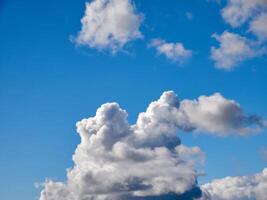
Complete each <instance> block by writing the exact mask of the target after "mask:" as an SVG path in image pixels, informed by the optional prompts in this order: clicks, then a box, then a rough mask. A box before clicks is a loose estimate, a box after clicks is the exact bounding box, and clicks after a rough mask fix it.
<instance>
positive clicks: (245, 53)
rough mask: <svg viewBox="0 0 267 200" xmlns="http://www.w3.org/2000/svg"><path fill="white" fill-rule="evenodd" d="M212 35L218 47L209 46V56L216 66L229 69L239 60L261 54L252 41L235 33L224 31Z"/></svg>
mask: <svg viewBox="0 0 267 200" xmlns="http://www.w3.org/2000/svg"><path fill="white" fill-rule="evenodd" d="M212 37H213V38H215V39H216V40H217V41H218V42H219V47H214V46H213V47H211V58H212V59H213V60H214V61H215V66H216V67H217V68H221V69H225V70H231V69H233V68H235V67H236V66H237V65H238V64H240V63H241V62H243V61H245V60H248V59H250V58H253V57H256V56H259V55H262V54H263V50H261V49H259V47H257V46H256V45H255V43H254V42H252V41H250V40H248V39H247V38H245V37H242V36H240V35H238V34H236V33H231V32H228V31H224V32H223V33H222V34H221V35H218V34H216V33H215V34H213V35H212Z"/></svg>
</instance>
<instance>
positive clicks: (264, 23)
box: [249, 12, 267, 41]
mask: <svg viewBox="0 0 267 200" xmlns="http://www.w3.org/2000/svg"><path fill="white" fill-rule="evenodd" d="M249 30H250V31H251V32H252V33H254V34H255V35H256V36H257V37H258V38H259V39H260V40H261V41H265V40H266V39H267V12H264V13H261V14H260V15H258V16H257V17H256V18H255V19H254V20H252V21H251V23H250V29H249Z"/></svg>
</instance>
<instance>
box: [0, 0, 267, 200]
mask: <svg viewBox="0 0 267 200" xmlns="http://www.w3.org/2000/svg"><path fill="white" fill-rule="evenodd" d="M253 2H254V3H251V1H248V0H247V1H244V2H243V4H242V3H238V1H236V0H228V1H223V0H222V1H220V2H218V1H212V0H209V1H206V0H202V1H199V0H192V1H187V0H168V1H161V0H153V1H141V0H133V1H130V0H129V1H128V0H103V1H101V0H95V1H86V0H75V1H62V0H58V1H53V0H46V1H40V0H25V1H19V0H13V1H9V0H0V29H1V30H0V35H1V37H0V113H1V114H0V163H1V165H0V177H1V179H0V197H1V199H4V200H17V199H20V200H35V199H40V200H55V199H53V197H50V198H49V197H48V196H46V197H45V196H41V197H40V192H41V190H43V187H45V186H47V187H46V188H45V190H49V187H48V186H49V184H51V185H52V187H53V184H54V183H55V182H53V181H59V183H64V182H66V181H67V180H69V182H71V183H72V182H73V180H72V179H71V178H69V179H68V178H67V177H66V176H67V174H66V169H70V168H72V167H73V166H80V165H81V166H83V165H84V163H83V158H80V157H81V155H80V154H79V152H80V151H83V150H79V147H77V145H78V144H79V143H80V142H81V139H80V137H81V138H83V134H82V131H80V132H79V131H78V132H79V134H77V131H76V122H78V121H80V120H82V119H84V118H89V117H94V116H95V115H96V110H97V109H98V108H99V107H100V106H101V105H102V104H104V103H107V102H117V103H118V104H119V106H120V107H117V106H114V105H115V104H104V105H106V106H103V107H101V108H102V109H103V111H102V112H103V113H102V114H103V116H106V115H105V112H106V109H107V110H108V109H115V111H114V112H115V113H117V112H118V113H119V114H118V119H117V118H116V121H112V120H113V119H111V118H108V117H107V119H106V120H107V121H104V122H102V121H101V120H102V118H101V117H102V115H101V112H100V114H98V115H96V116H95V120H96V121H97V122H91V121H90V120H88V121H89V122H88V123H89V125H87V126H90V123H96V124H98V123H100V124H101V123H104V124H105V123H109V120H111V121H112V122H113V123H118V124H119V125H120V123H122V122H121V121H120V120H122V121H123V123H124V118H123V116H124V112H122V111H121V109H124V110H126V111H125V112H127V113H128V122H129V124H131V125H136V127H137V128H135V129H134V131H133V134H137V135H138V134H139V132H142V133H143V132H144V133H146V132H149V131H148V130H147V129H145V128H144V127H143V123H146V120H145V119H143V118H139V117H138V115H139V113H141V112H146V110H147V109H148V111H147V112H146V114H144V116H145V118H148V119H153V120H154V118H153V117H155V116H156V119H155V120H156V122H157V123H158V125H161V123H163V122H162V121H161V120H163V119H165V118H164V117H166V119H169V117H170V119H169V124H167V125H166V124H164V125H166V126H167V127H171V128H173V127H175V130H170V129H167V131H166V132H167V133H168V134H169V131H170V135H167V136H166V137H167V138H168V137H170V138H169V139H171V140H173V141H175V139H173V137H174V135H173V134H171V133H172V132H173V131H174V132H175V137H179V138H180V140H181V143H182V144H183V145H185V149H187V148H188V147H194V146H197V147H199V148H200V149H201V150H200V149H198V150H197V151H196V152H195V151H194V152H193V153H192V155H195V153H198V154H201V155H202V156H203V155H205V161H204V164H203V163H200V164H197V166H195V167H196V168H197V169H199V172H200V175H199V177H198V178H197V180H198V183H199V185H202V184H205V183H208V182H211V181H212V180H214V179H221V180H222V181H224V179H223V178H224V177H226V176H237V177H240V176H247V175H253V174H258V175H259V173H261V172H262V170H263V169H264V168H265V167H266V164H267V160H266V151H267V135H266V133H267V130H266V129H265V127H266V124H267V123H266V120H265V119H266V118H267V109H266V101H267V88H266V84H267V80H266V76H267V70H266V65H267V57H266V48H267V43H266V41H267V27H266V24H267V23H266V22H267V20H266V19H267V14H266V13H267V11H266V10H267V8H266V5H267V4H266V1H264V0H257V1H253ZM86 3H87V4H86ZM101 6H102V7H101ZM118 13H119V14H118ZM122 16H123V17H122ZM81 20H82V21H81ZM165 91H173V92H167V93H164V92H165ZM216 93H220V94H221V95H216ZM164 95H165V96H164ZM176 95H177V96H178V97H179V100H177V99H176ZM203 95H205V96H204V97H203V98H202V101H201V100H200V99H198V98H199V97H200V96H203ZM160 97H162V98H160ZM178 97H177V98H178ZM158 99H161V100H158ZM157 100H158V101H157ZM169 100H170V101H171V103H170V102H169ZM193 100H196V101H193ZM153 101H157V102H156V103H155V104H156V108H153V105H152V107H151V106H149V104H150V103H151V102H153ZM172 101H179V102H180V107H179V108H178V107H177V106H176V105H173V102H172ZM196 102H197V103H196ZM198 102H199V104H198ZM200 102H202V103H203V106H204V107H203V109H204V110H202V107H201V105H202V104H201V103H200ZM212 103H214V106H215V107H214V109H217V110H216V112H215V114H214V113H213V114H214V115H212V116H209V111H206V110H205V109H206V108H209V105H211V104H212ZM217 103H218V104H217ZM116 105H117V104H116ZM150 105H151V104H150ZM212 105H213V104H212ZM112 106H113V107H112ZM157 106H158V107H159V110H158V111H157V109H158V108H157ZM161 106H163V107H164V109H165V107H166V109H167V110H164V109H163V110H161V109H160V108H161ZM110 107H111V108H110ZM120 108H121V109H120ZM149 108H151V110H149ZM210 109H213V107H211V108H210ZM169 110H172V112H169ZM191 111H193V113H191ZM154 112H155V113H154ZM180 112H181V113H183V114H184V113H186V116H187V118H186V119H185V118H183V117H184V116H182V118H181V120H182V121H183V120H185V122H184V121H183V123H182V124H180V123H181V122H180V121H179V120H178V122H177V121H175V120H174V119H173V118H171V117H174V118H176V117H177V116H176V115H175V116H174V114H173V113H180ZM121 113H122V114H121ZM151 113H152V114H151ZM183 114H181V115H183ZM191 114H192V115H191ZM121 115H122V116H121ZM177 115H178V114H177ZM253 116H257V117H256V119H255V118H253ZM179 117H181V116H180V114H179ZM206 117H207V118H206ZM98 118H101V120H99V121H100V122H99V121H98ZM228 118H229V119H228ZM137 119H138V121H139V120H140V121H141V122H142V123H141V122H140V123H141V125H140V124H138V123H137V122H136V121H137ZM142 120H144V122H143V121H142ZM187 120H188V121H187ZM231 120H232V121H231ZM233 120H234V121H233ZM206 121H208V122H209V121H211V123H207V122H206ZM217 123H218V124H217ZM216 124H217V125H218V126H217V125H216ZM98 125H99V124H98ZM119 125H118V126H119ZM81 126H82V125H81ZM99 126H100V125H99ZM124 126H126V128H125V127H124ZM185 126H186V127H189V128H190V131H188V130H187V129H185V128H184V127H185ZM119 127H120V126H119ZM122 127H123V128H125V130H124V129H123V130H124V131H125V134H126V133H127V134H129V135H131V133H132V132H131V131H130V129H131V128H129V127H128V125H125V124H123V125H122ZM78 128H79V126H78ZM87 128H88V127H87ZM246 128H248V130H245V131H244V130H243V129H246ZM241 129H242V130H241ZM88 130H89V129H88ZM151 130H153V131H155V133H157V132H159V133H158V134H159V135H160V137H161V136H162V134H165V133H161V131H160V130H157V127H156V126H155V127H154V126H153V127H152V129H151ZM98 131H99V130H96V132H98ZM149 133H150V132H149ZM127 134H126V135H127ZM114 137H115V136H114ZM116 137H117V136H116ZM118 137H121V136H118ZM125 137H127V138H128V135H127V136H125ZM129 137H130V136H129ZM136 137H137V136H136ZM138 137H139V136H138ZM138 137H137V138H134V139H133V140H134V141H135V140H136V142H134V143H133V144H132V143H126V144H125V145H129V146H131V147H132V148H137V149H138V148H141V149H139V150H140V151H141V150H143V149H145V148H151V152H150V154H153V155H155V157H157V156H159V157H160V155H161V154H160V153H159V154H158V152H157V151H156V150H154V149H153V148H154V147H155V146H154V145H156V146H157V145H159V146H160V147H162V148H166V149H169V147H168V146H167V144H166V143H164V142H163V141H158V143H157V144H154V143H153V145H152V146H150V145H151V143H149V144H147V143H145V142H147V140H146V139H143V140H144V141H141V139H140V138H138ZM144 137H145V136H144ZM164 137H165V135H164ZM124 139H125V138H124ZM110 140H113V139H112V138H111V139H110ZM139 140H140V141H139ZM149 140H150V139H149ZM123 141H124V140H123ZM127 141H128V139H127ZM153 141H157V139H155V140H153ZM161 142H162V143H161ZM80 146H82V145H80ZM177 146H180V145H179V144H178V143H177ZM89 147H90V148H91V146H89ZM89 147H88V148H89ZM152 147H153V148H152ZM86 148H87V147H86ZM90 148H89V149H90ZM121 148H122V147H121ZM75 149H76V153H74V152H75ZM135 150H136V149H135ZM176 151H177V152H176V153H177V154H179V155H180V154H183V153H181V152H180V151H182V150H181V149H179V148H177V150H176ZM191 151H192V149H187V150H186V152H187V153H188V152H191ZM77 152H78V153H77ZM93 152H94V150H93ZM114 152H115V153H114V154H116V151H115V150H114ZM104 153H106V152H104ZM73 154H74V156H73ZM85 154H86V153H85ZM164 155H165V154H164ZM190 155H191V154H190ZM72 156H73V157H74V160H72ZM202 156H200V157H201V158H202ZM185 157H186V155H185ZM75 158H76V160H75ZM89 158H90V159H92V160H93V161H94V162H96V161H95V160H94V159H95V157H94V156H93V155H91V154H90V153H89V155H88V159H89ZM160 158H162V157H160ZM121 159H123V158H121ZM162 159H167V158H165V157H164V158H162ZM81 160H82V161H81ZM189 160H190V159H189ZM163 161H165V160H163ZM103 162H107V165H108V164H110V163H108V161H107V160H104V161H103ZM125 162H126V161H125ZM151 162H153V160H152V161H151ZM188 163H189V164H191V161H188ZM96 164H99V163H97V162H96ZM134 164H135V163H134ZM172 164H173V163H170V166H168V167H170V168H171V166H172ZM199 165H200V166H199ZM119 166H120V167H121V165H119ZM126 166H127V165H126ZM133 166H134V165H133ZM156 166H157V165H156ZM190 166H191V165H190ZM159 168H160V166H159ZM136 169H138V165H136ZM171 169H172V168H171ZM179 169H180V168H179ZM83 170H84V169H83ZM155 170H157V169H155ZM265 171H266V170H265ZM82 172H84V171H81V172H76V171H75V172H73V173H82ZM85 172H87V171H85ZM115 172H116V171H115ZM132 173H133V174H134V172H132ZM162 173H163V172H162ZM188 173H189V172H188ZM190 173H193V170H192V171H191V172H190ZM262 174H263V175H265V176H266V178H265V179H263V180H265V181H266V180H267V175H266V174H267V172H262ZM258 175H255V177H256V178H255V181H258V182H260V183H262V182H264V181H262V179H260V178H257V177H258ZM140 176H141V175H140ZM152 176H155V177H156V178H159V177H157V176H158V175H157V174H152V175H151V177H152ZM167 176H170V177H172V176H173V175H172V174H167ZM259 176H260V175H259ZM151 177H149V178H148V177H143V178H144V179H145V180H147V181H148V182H149V181H151V182H149V183H150V184H151V185H152V186H155V187H156V186H157V185H156V183H154V182H153V181H152V180H150V179H151ZM100 178H101V176H100V177H99V179H100ZM161 178H162V177H161ZM114 179H115V178H114ZM45 180H53V181H52V182H49V181H47V182H45ZM100 180H102V179H100ZM153 180H154V179H153ZM192 180H194V179H192ZM192 180H191V181H192ZM110 181H111V182H112V181H113V180H110ZM116 181H121V180H117V179H116ZM44 182H45V183H44ZM264 183H265V185H266V182H264ZM154 184H155V185H154ZM188 184H189V183H186V185H187V187H186V189H188V188H190V187H191V188H192V184H191V185H190V184H189V185H188ZM172 185H175V183H174V184H172ZM178 185H179V182H178ZM37 186H38V187H37ZM64 187H65V186H64ZM168 187H169V188H172V187H170V186H169V185H168ZM209 187H214V188H216V187H217V185H216V183H214V184H213V185H212V184H211V185H205V186H203V188H204V189H206V190H209ZM265 187H266V186H265ZM47 188H48V189H47ZM54 188H55V187H54ZM186 189H184V188H175V189H173V190H171V191H168V192H177V193H179V192H180V193H184V192H185V191H187V190H186ZM66 190H67V191H68V192H69V190H70V191H72V188H71V186H69V187H68V188H67V189H66ZM142 192H144V191H141V193H140V194H142V195H145V196H146V195H147V194H153V195H156V193H155V191H154V190H152V189H151V191H150V190H149V191H147V192H148V193H142ZM149 192H150V193H149ZM74 193H75V192H74ZM89 193H90V192H89ZM138 194H139V193H138ZM160 194H161V193H160ZM86 195H88V194H86ZM157 195H158V193H157ZM212 195H214V198H213V199H215V200H216V198H217V197H216V194H212ZM263 195H264V194H263ZM60 198H61V197H58V198H57V199H56V200H61V199H60ZM114 198H115V197H114ZM116 198H117V197H116ZM118 198H119V199H120V197H118ZM261 198H262V197H260V196H257V197H256V199H257V200H262V199H261ZM67 200H72V199H71V197H68V199H67ZM78 200H81V199H78ZM218 200H231V197H229V198H228V197H224V198H222V199H218ZM240 200H242V199H241V198H240Z"/></svg>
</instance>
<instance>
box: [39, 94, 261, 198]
mask: <svg viewBox="0 0 267 200" xmlns="http://www.w3.org/2000/svg"><path fill="white" fill-rule="evenodd" d="M252 125H253V126H255V127H258V128H259V127H260V126H261V119H260V118H258V117H252V116H246V115H245V114H244V113H243V111H242V109H241V107H240V106H239V105H238V104H237V103H236V102H234V101H233V100H227V99H225V98H224V97H222V96H221V95H220V94H214V95H212V96H201V97H199V98H198V100H183V101H180V100H179V98H178V97H177V95H176V94H175V93H174V92H172V91H168V92H164V93H163V94H162V96H161V97H160V99H159V100H157V101H154V102H152V103H151V104H150V105H149V106H148V108H147V110H146V111H145V112H143V113H140V114H139V116H138V119H137V122H136V124H133V125H129V123H128V120H127V113H126V111H125V110H123V109H121V108H120V107H119V105H118V104H117V103H107V104H104V105H102V106H101V107H100V108H99V109H98V110H97V112H96V115H95V116H94V117H90V118H88V119H83V120H81V121H79V122H77V132H78V133H79V135H80V137H81V143H80V144H79V145H78V146H77V148H76V150H75V153H74V155H73V162H74V167H73V168H71V169H68V171H67V181H66V183H64V182H55V181H52V180H47V181H46V182H45V184H44V189H43V190H42V192H41V196H40V200H124V199H125V200H126V199H127V200H129V199H133V200H134V199H136V200H138V199H140V200H141V199H144V198H145V197H146V199H161V200H162V199H168V200H169V199H176V200H177V199H183V200H193V199H195V198H198V197H200V196H201V194H202V193H201V190H200V189H199V187H198V186H197V177H198V172H197V171H196V170H195V168H196V164H197V163H203V161H204V158H205V155H204V153H203V152H202V151H201V149H200V148H199V147H187V146H185V145H182V144H181V142H180V139H179V137H178V136H177V131H179V130H183V131H193V130H204V131H209V132H211V133H212V134H219V135H221V134H229V133H237V134H243V133H249V132H247V129H250V126H252ZM244 130H246V131H244Z"/></svg>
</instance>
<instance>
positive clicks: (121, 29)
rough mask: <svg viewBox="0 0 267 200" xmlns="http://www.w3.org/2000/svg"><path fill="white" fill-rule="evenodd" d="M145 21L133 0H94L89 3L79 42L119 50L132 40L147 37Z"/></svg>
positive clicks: (82, 21)
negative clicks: (144, 27) (145, 35)
mask: <svg viewBox="0 0 267 200" xmlns="http://www.w3.org/2000/svg"><path fill="white" fill-rule="evenodd" d="M142 20H143V16H142V14H139V13H137V11H136V9H135V7H134V5H133V3H132V1H131V0H94V1H92V2H90V3H86V11H85V15H84V17H83V18H82V20H81V23H82V28H81V31H80V32H79V34H78V36H77V38H76V43H77V44H79V45H86V46H89V47H91V48H96V49H99V50H103V49H109V50H111V51H112V52H113V53H116V52H117V51H118V50H120V49H122V48H123V47H124V46H125V44H126V43H128V42H129V41H132V40H135V39H138V38H142V37H143V36H142V33H141V32H140V30H139V28H140V25H141V22H142Z"/></svg>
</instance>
